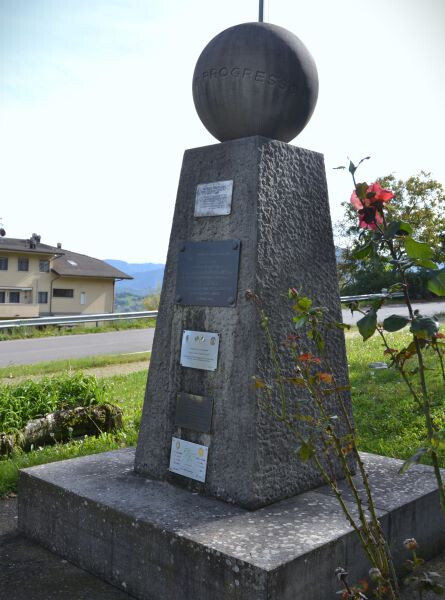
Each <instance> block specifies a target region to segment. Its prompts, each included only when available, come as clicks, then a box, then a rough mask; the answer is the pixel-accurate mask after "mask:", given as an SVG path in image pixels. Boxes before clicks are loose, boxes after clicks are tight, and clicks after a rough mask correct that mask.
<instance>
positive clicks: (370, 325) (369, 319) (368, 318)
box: [357, 309, 377, 341]
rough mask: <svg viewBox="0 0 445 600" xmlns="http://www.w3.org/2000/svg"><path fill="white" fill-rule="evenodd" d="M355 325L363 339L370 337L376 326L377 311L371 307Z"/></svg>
mask: <svg viewBox="0 0 445 600" xmlns="http://www.w3.org/2000/svg"><path fill="white" fill-rule="evenodd" d="M357 327H358V330H359V332H360V335H361V336H362V338H363V341H365V340H367V339H368V338H370V337H371V336H372V335H373V334H374V332H375V330H376V328H377V313H376V312H375V310H373V309H371V310H370V311H369V312H368V313H367V314H366V315H365V316H364V317H362V318H361V319H360V320H359V321H357Z"/></svg>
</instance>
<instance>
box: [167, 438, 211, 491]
mask: <svg viewBox="0 0 445 600" xmlns="http://www.w3.org/2000/svg"><path fill="white" fill-rule="evenodd" d="M208 452H209V449H208V447H207V446H201V445H200V444H193V443H192V442H187V441H186V440H180V439H179V438H176V437H172V448H171V452H170V467H169V470H170V471H172V472H173V473H178V474H179V475H184V476H185V477H190V479H196V481H201V482H202V483H204V481H205V480H206V470H207V455H208Z"/></svg>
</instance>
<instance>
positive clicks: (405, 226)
mask: <svg viewBox="0 0 445 600" xmlns="http://www.w3.org/2000/svg"><path fill="white" fill-rule="evenodd" d="M412 232H413V228H412V227H411V225H410V224H409V223H404V222H403V221H392V222H391V223H390V224H389V225H388V226H387V228H386V230H385V235H384V237H385V239H387V240H389V239H392V238H393V237H394V236H396V235H411V233H412Z"/></svg>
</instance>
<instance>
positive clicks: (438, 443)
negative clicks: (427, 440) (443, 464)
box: [431, 429, 445, 450]
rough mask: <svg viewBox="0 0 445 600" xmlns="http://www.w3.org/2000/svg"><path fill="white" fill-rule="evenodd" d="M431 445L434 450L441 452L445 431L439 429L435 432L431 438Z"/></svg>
mask: <svg viewBox="0 0 445 600" xmlns="http://www.w3.org/2000/svg"><path fill="white" fill-rule="evenodd" d="M431 445H432V446H434V448H438V449H440V450H443V449H444V448H445V429H441V430H440V431H436V432H435V433H434V434H433V437H432V438H431Z"/></svg>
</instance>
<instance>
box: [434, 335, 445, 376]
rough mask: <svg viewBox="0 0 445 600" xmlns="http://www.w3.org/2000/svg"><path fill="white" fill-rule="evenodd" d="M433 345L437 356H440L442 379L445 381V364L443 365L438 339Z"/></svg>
mask: <svg viewBox="0 0 445 600" xmlns="http://www.w3.org/2000/svg"><path fill="white" fill-rule="evenodd" d="M432 346H433V348H434V350H435V352H436V354H437V356H438V357H439V362H440V368H441V370H442V379H443V380H444V381H445V370H444V365H443V357H442V352H441V350H440V348H439V346H438V345H437V341H436V342H435V343H433V344H432Z"/></svg>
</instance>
